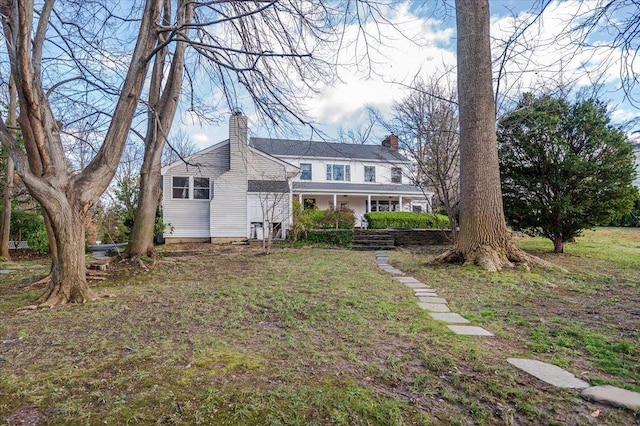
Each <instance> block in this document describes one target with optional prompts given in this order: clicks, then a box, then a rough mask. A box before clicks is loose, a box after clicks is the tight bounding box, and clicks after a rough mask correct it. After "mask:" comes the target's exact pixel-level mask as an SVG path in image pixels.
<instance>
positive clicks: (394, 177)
mask: <svg viewBox="0 0 640 426" xmlns="http://www.w3.org/2000/svg"><path fill="white" fill-rule="evenodd" d="M391 183H402V169H401V168H400V167H392V168H391Z"/></svg>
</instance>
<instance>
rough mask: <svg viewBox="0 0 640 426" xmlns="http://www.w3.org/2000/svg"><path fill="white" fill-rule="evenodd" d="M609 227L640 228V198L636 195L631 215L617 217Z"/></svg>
mask: <svg viewBox="0 0 640 426" xmlns="http://www.w3.org/2000/svg"><path fill="white" fill-rule="evenodd" d="M608 226H626V227H631V228H640V196H637V195H636V199H635V200H634V201H633V207H632V208H631V211H630V212H629V213H627V214H624V215H622V216H617V217H615V218H614V219H612V220H611V222H610V223H609V224H608Z"/></svg>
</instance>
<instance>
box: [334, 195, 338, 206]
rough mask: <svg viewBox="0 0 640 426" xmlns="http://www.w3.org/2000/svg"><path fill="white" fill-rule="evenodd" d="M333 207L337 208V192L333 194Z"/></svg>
mask: <svg viewBox="0 0 640 426" xmlns="http://www.w3.org/2000/svg"><path fill="white" fill-rule="evenodd" d="M333 209H334V210H338V194H333Z"/></svg>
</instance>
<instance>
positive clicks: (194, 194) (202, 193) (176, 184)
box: [171, 176, 211, 200]
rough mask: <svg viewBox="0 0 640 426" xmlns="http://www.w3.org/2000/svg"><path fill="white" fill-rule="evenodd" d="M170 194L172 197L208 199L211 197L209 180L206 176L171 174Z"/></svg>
mask: <svg viewBox="0 0 640 426" xmlns="http://www.w3.org/2000/svg"><path fill="white" fill-rule="evenodd" d="M171 196H172V198H173V199H183V200H209V199H211V180H210V179H209V178H208V177H193V176H191V177H189V176H173V177H172V178H171Z"/></svg>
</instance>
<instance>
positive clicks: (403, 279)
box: [394, 277, 422, 284]
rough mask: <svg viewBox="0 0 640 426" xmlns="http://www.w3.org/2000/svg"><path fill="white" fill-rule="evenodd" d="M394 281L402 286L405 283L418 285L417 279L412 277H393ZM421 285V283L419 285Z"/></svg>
mask: <svg viewBox="0 0 640 426" xmlns="http://www.w3.org/2000/svg"><path fill="white" fill-rule="evenodd" d="M394 280H396V281H399V282H401V283H402V284H406V283H420V281H418V280H417V279H415V278H413V277H395V278H394ZM421 284H422V283H421Z"/></svg>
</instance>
